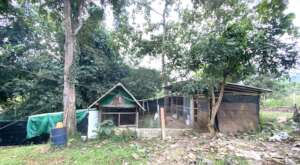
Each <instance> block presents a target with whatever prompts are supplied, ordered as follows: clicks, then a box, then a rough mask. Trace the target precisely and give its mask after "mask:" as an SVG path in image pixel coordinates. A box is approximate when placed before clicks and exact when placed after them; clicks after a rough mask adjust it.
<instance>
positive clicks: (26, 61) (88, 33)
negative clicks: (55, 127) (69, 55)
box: [0, 1, 160, 119]
mask: <svg viewBox="0 0 300 165" xmlns="http://www.w3.org/2000/svg"><path fill="white" fill-rule="evenodd" d="M19 3H20V5H25V2H24V3H23V1H22V2H19ZM26 3H28V4H27V5H30V6H31V7H30V8H25V7H24V8H23V7H14V6H12V5H11V3H10V2H9V8H8V9H9V10H7V11H6V13H5V15H7V16H8V17H4V18H5V19H6V18H7V19H6V21H7V24H3V26H2V25H1V26H0V38H1V40H0V76H1V79H0V84H1V87H0V109H1V111H2V112H3V111H4V113H3V114H2V117H3V116H4V118H6V119H16V118H17V119H18V118H22V117H25V116H27V115H30V114H32V113H46V112H56V111H62V98H63V96H62V89H63V60H62V59H63V58H62V54H63V44H64V33H63V29H62V26H61V24H62V20H63V18H62V15H61V12H62V10H61V9H62V6H61V2H60V1H47V2H45V3H43V4H42V5H44V6H47V7H49V8H50V9H51V10H45V8H43V6H40V5H41V4H40V3H35V2H33V1H32V2H31V1H27V2H26ZM105 3H106V2H105ZM88 12H89V14H90V17H88V19H87V20H85V22H84V24H83V26H82V28H81V30H80V32H79V33H78V36H77V47H76V50H77V51H76V74H75V79H76V80H75V82H74V83H75V85H76V96H77V98H76V107H77V108H86V107H87V106H88V105H89V104H91V103H92V102H93V101H95V99H96V98H97V97H99V96H101V95H102V94H103V93H105V92H106V91H107V90H108V89H109V88H111V87H112V86H113V85H114V84H116V83H118V82H123V83H124V85H125V86H126V84H127V83H131V81H134V80H135V79H136V78H139V77H140V76H141V75H143V76H142V77H143V78H144V77H145V79H143V81H139V82H138V83H135V84H131V85H129V87H128V89H129V90H135V91H134V92H133V93H134V94H138V97H140V98H145V97H148V96H154V95H155V92H156V90H157V89H158V88H159V87H158V86H159V84H160V83H159V79H158V78H157V77H159V73H158V72H155V71H153V70H148V69H132V68H130V67H128V66H127V65H126V64H125V63H124V60H123V58H122V56H121V55H120V54H119V50H118V47H117V46H116V45H117V43H116V42H114V38H113V37H112V34H111V33H110V32H108V31H106V30H105V28H104V26H103V25H102V24H101V21H102V20H103V19H104V17H103V15H104V12H105V11H104V9H103V8H99V7H97V6H95V5H92V4H89V5H88ZM0 14H2V13H0ZM140 71H141V72H142V73H143V74H140ZM145 75H146V76H145ZM150 76H152V78H150ZM152 80H154V81H155V82H152ZM146 82H147V83H146ZM144 84H145V85H144ZM146 85H147V86H146ZM136 86H140V87H141V88H138V89H137V88H136ZM144 86H145V87H146V88H143V87H144ZM142 89H143V90H142ZM145 89H146V90H145ZM149 89H151V90H149ZM152 89H155V90H152Z"/></svg>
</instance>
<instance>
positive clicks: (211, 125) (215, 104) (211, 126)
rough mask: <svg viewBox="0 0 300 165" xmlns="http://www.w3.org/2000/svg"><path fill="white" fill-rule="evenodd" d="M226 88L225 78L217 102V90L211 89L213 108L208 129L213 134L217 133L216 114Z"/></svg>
mask: <svg viewBox="0 0 300 165" xmlns="http://www.w3.org/2000/svg"><path fill="white" fill-rule="evenodd" d="M224 89H225V79H224V80H223V81H222V82H221V84H220V92H219V97H218V99H217V102H216V98H215V91H214V89H213V88H212V89H211V92H212V93H211V96H212V107H211V110H210V115H209V116H210V120H209V123H208V130H209V132H210V134H211V135H215V134H216V130H215V121H216V116H217V113H218V111H219V109H220V105H221V103H222V100H223V96H224Z"/></svg>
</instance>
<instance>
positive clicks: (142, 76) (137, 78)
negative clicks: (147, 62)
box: [122, 68, 161, 99]
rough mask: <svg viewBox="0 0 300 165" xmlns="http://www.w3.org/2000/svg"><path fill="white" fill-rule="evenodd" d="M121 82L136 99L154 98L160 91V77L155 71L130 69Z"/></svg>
mask: <svg viewBox="0 0 300 165" xmlns="http://www.w3.org/2000/svg"><path fill="white" fill-rule="evenodd" d="M122 82H123V84H126V88H128V89H129V90H130V92H131V93H132V94H133V95H134V96H135V97H136V98H137V99H145V98H151V97H154V96H155V94H156V93H158V92H159V91H160V90H161V77H160V74H159V72H158V71H156V70H150V69H146V68H137V69H132V68H130V69H129V73H128V75H127V76H126V77H124V78H123V79H122Z"/></svg>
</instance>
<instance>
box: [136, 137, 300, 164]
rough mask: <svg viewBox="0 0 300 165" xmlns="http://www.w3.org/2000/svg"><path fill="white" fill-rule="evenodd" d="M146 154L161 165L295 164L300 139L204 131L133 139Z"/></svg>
mask: <svg viewBox="0 0 300 165" xmlns="http://www.w3.org/2000/svg"><path fill="white" fill-rule="evenodd" d="M136 145H140V146H141V147H142V148H143V149H144V150H145V152H146V153H147V156H148V160H149V161H148V164H151V165H153V164H162V165H169V164H172V165H185V164H188V165H190V164H197V165H198V164H199V165H202V164H203V165H205V164H207V165H214V164H228V165H232V164H233V165H234V164H255V165H277V164H278V165H284V164H287V165H296V164H300V138H290V139H289V140H286V141H282V142H269V141H265V140H259V139H257V138H253V139H251V136H245V135H243V136H241V137H236V136H228V135H226V136H225V135H223V134H218V135H217V136H215V137H214V138H211V137H210V135H209V134H207V133H201V134H200V133H185V134H184V135H183V136H179V137H176V138H172V137H167V139H166V140H164V141H161V140H159V139H152V140H146V141H145V140H144V141H140V142H136Z"/></svg>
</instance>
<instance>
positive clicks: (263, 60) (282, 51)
mask: <svg viewBox="0 0 300 165" xmlns="http://www.w3.org/2000/svg"><path fill="white" fill-rule="evenodd" d="M250 6H253V4H249V3H248V2H246V1H236V0H225V1H224V2H222V5H220V6H219V7H218V8H216V9H214V10H213V12H211V13H209V14H207V13H206V12H202V11H203V10H204V11H205V10H207V9H206V8H205V7H204V8H203V7H201V6H199V7H197V8H194V9H192V10H187V9H186V10H184V12H183V14H182V23H181V24H177V26H173V27H172V28H173V30H174V33H172V34H173V36H174V38H176V41H177V40H179V41H180V42H181V43H182V44H186V45H187V46H183V47H182V50H184V53H175V54H170V55H169V59H170V61H171V62H170V67H171V68H179V71H180V70H183V71H188V72H192V73H194V77H195V76H196V77H198V78H201V79H203V80H202V82H203V83H205V84H207V85H208V86H210V87H209V88H208V89H210V88H213V87H218V85H219V83H220V82H222V81H224V80H225V81H234V82H239V81H241V80H245V79H246V78H247V77H248V76H250V75H253V74H255V73H264V74H266V73H268V74H274V75H276V76H277V77H278V76H280V75H282V74H285V73H287V71H288V70H289V69H291V68H293V67H294V66H295V64H296V57H297V51H296V46H295V45H296V40H295V38H296V37H297V29H296V28H295V26H294V25H293V23H292V20H293V16H292V14H289V13H288V14H286V13H285V9H286V8H287V5H286V4H285V3H284V1H282V0H271V1H267V0H265V1H262V2H261V3H259V4H258V5H257V6H255V7H254V8H251V7H250ZM273 13H275V14H273ZM284 36H289V38H290V39H291V40H290V41H285V40H283V39H282V38H283V37H284ZM173 40H174V39H173ZM179 45H180V44H179ZM198 73H201V74H198Z"/></svg>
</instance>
